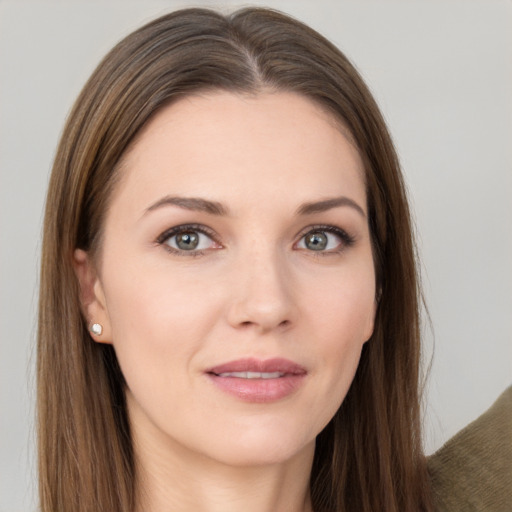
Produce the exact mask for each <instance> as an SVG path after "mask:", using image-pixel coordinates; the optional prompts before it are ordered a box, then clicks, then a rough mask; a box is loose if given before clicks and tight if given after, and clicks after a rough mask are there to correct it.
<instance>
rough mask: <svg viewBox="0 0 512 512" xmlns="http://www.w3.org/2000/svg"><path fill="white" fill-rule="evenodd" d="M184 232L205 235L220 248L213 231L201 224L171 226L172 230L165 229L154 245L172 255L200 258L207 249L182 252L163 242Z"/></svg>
mask: <svg viewBox="0 0 512 512" xmlns="http://www.w3.org/2000/svg"><path fill="white" fill-rule="evenodd" d="M186 231H197V232H198V233H202V234H203V235H206V236H207V237H208V238H210V239H211V240H212V241H213V242H215V243H216V244H218V245H219V246H221V243H220V242H219V240H218V236H217V234H216V233H215V231H213V229H211V228H209V227H207V226H204V225H203V224H193V223H192V224H180V225H178V226H173V227H172V228H169V229H166V230H165V231H164V232H163V233H162V234H160V235H159V236H158V237H157V239H156V240H155V243H156V244H158V245H162V246H165V247H164V248H165V249H166V250H167V251H169V252H172V253H173V254H179V255H183V256H200V255H202V254H204V253H205V251H206V250H208V249H206V250H205V249H198V250H190V251H184V250H179V249H175V248H174V247H171V246H170V245H169V244H166V243H165V242H166V241H167V240H169V238H171V237H173V236H176V235H179V234H180V233H183V232H186Z"/></svg>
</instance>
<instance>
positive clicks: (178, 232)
mask: <svg viewBox="0 0 512 512" xmlns="http://www.w3.org/2000/svg"><path fill="white" fill-rule="evenodd" d="M157 242H158V243H159V244H162V245H165V246H167V247H166V248H167V249H169V250H171V251H172V252H177V253H186V252H189V253H192V254H200V253H201V252H202V251H205V250H208V249H218V248H220V245H219V244H218V243H217V242H216V241H215V240H214V239H213V234H212V233H210V230H209V229H208V228H206V227H205V226H195V225H186V226H176V227H174V228H172V229H169V230H167V231H166V232H165V233H162V235H160V236H159V237H158V239H157Z"/></svg>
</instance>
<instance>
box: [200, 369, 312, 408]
mask: <svg viewBox="0 0 512 512" xmlns="http://www.w3.org/2000/svg"><path fill="white" fill-rule="evenodd" d="M208 377H209V378H210V380H211V381H212V382H213V383H214V384H215V385H216V386H217V387H218V388H219V389H220V390H221V391H224V392H225V393H228V394H230V395H233V396H235V397H237V398H239V399H241V400H243V401H244V402H254V403H268V402H275V401H277V400H281V399H283V398H286V397H287V396H289V395H291V394H292V393H294V392H295V391H297V389H298V388H299V387H300V386H301V384H302V382H303V380H304V377H305V374H300V375H293V374H289V375H284V376H283V377H279V378H277V379H241V378H238V377H220V376H219V375H215V374H213V373H209V374H208Z"/></svg>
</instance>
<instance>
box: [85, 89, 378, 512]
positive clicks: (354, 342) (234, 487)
mask: <svg viewBox="0 0 512 512" xmlns="http://www.w3.org/2000/svg"><path fill="white" fill-rule="evenodd" d="M121 172H122V178H121V180H120V182H119V184H118V186H117V189H116V190H115V191H114V194H113V197H112V199H111V205H110V208H109V210H108V214H107V216H106V219H105V230H104V239H103V243H102V247H101V251H100V254H99V256H98V257H97V258H96V259H95V260H93V259H92V258H91V257H90V255H88V254H87V253H85V252H84V251H81V250H77V251H75V267H76V271H77V275H78V277H79V279H80V282H81V287H82V296H83V297H82V298H83V303H84V310H85V313H86V315H87V318H88V319H89V321H90V323H93V322H98V323H100V324H102V326H103V332H102V334H101V335H99V336H97V335H93V338H94V339H95V341H97V342H99V343H111V344H113V346H114V348H115V351H116V354H117V357H118V359H119V363H120V366H121V369H122V371H123V374H124V376H125V379H126V382H127V389H126V396H127V404H128V413H129V417H130V421H131V424H132V431H133V442H134V449H135V455H136V460H137V465H138V472H139V473H138V474H139V481H138V482H139V484H138V496H139V509H140V510H145V511H152V512H161V511H162V512H163V511H171V510H182V511H188V510H190V511H198V510H201V511H208V512H213V511H222V512H229V511H232V510H233V511H234V510H237V511H238V510H244V511H249V512H250V511H253V510H254V511H258V512H261V511H268V512H270V511H274V512H275V511H287V512H288V511H290V512H292V511H307V510H311V505H310V499H309V491H308V487H309V475H310V471H311V464H312V458H313V453H314V442H315V437H316V436H317V435H318V433H319V432H320V431H321V430H322V429H323V428H324V427H325V425H326V424H327V423H328V422H329V420H330V419H331V418H332V416H333V415H334V414H335V412H336V410H337V409H338V407H339V405H340V404H341V402H342V401H343V399H344V397H345V395H346V393H347V390H348V388H349V386H350V383H351V382H352V379H353V377H354V374H355V371H356V368H357V365H358V362H359V358H360V353H361V349H362V347H363V345H364V343H365V342H366V341H367V340H368V339H369V338H370V336H371V333H372V330H373V323H374V316H375V308H376V301H375V273H374V266H373V259H372V249H371V243H370V233H369V228H368V222H367V216H366V212H367V210H366V191H365V183H364V171H363V167H362V163H361V160H360V157H359V155H358V152H357V150H356V149H355V148H354V146H353V145H352V144H351V143H350V142H349V141H348V140H347V138H346V137H345V136H344V135H343V131H342V129H341V128H340V127H339V126H338V125H337V124H336V123H335V122H334V121H333V120H332V119H331V117H329V115H328V114H327V113H325V112H324V111H323V110H321V109H320V108H319V107H318V106H316V105H315V104H314V103H312V102H311V101H310V100H308V99H305V98H303V97H301V96H299V95H296V94H293V93H283V92H279V93H275V92H274V93H270V92H268V93H260V94H258V95H253V96H248V95H235V94H232V93H227V92H214V93H212V92H210V93H207V94H203V95H196V96H193V97H189V98H186V99H182V100H180V101H179V102H177V103H175V104H173V105H171V106H169V107H166V108H165V109H163V110H162V111H160V112H159V113H158V114H157V115H156V116H155V117H154V118H153V119H152V120H151V122H150V123H149V124H148V125H147V126H146V127H145V128H144V130H143V131H142V133H141V134H140V135H139V137H138V139H137V141H136V143H135V145H134V146H133V147H132V148H131V150H130V151H129V152H128V153H127V154H126V155H125V157H124V158H123V162H122V170H121ZM168 196H172V197H187V198H203V199H207V200H209V201H215V202H216V203H221V204H222V205H223V207H224V209H225V210H227V212H226V214H225V215H217V214H212V213H208V212H205V211H195V210H191V209H189V208H184V207H182V206H179V205H176V204H167V203H165V204H161V200H162V198H165V197H168ZM338 197H344V198H348V199H349V200H350V201H352V202H353V203H354V204H348V203H347V201H346V200H345V202H344V203H343V204H338V205H337V206H334V207H332V208H328V209H326V210H325V211H318V212H309V213H305V214H304V213H303V214H298V213H297V210H298V209H299V208H300V207H301V205H304V204H305V203H312V202H318V201H325V200H328V199H331V198H338ZM190 223H192V224H195V225H201V226H206V228H207V229H208V230H209V233H210V234H211V235H212V236H211V237H210V236H209V235H204V234H201V235H199V236H200V237H201V238H200V248H201V250H200V252H199V253H197V251H195V252H194V251H192V252H191V251H188V252H187V251H185V250H181V252H180V253H178V252H176V251H179V249H177V247H178V246H177V245H176V242H177V240H176V238H168V239H167V240H162V233H165V232H166V231H167V230H169V229H170V228H173V227H176V226H180V225H183V224H190ZM317 225H322V226H323V225H327V226H333V227H335V228H337V229H341V230H344V231H345V232H346V233H347V234H348V236H349V237H350V240H351V242H350V243H349V242H348V241H347V240H346V239H343V238H341V237H340V236H338V235H337V234H335V233H330V232H328V231H326V229H324V230H323V231H322V229H319V228H313V226H317ZM329 229H330V228H329ZM312 231H315V232H318V231H320V232H321V233H320V236H321V237H324V238H323V240H324V241H327V243H328V245H327V247H326V248H325V249H324V250H320V251H319V250H313V249H311V248H310V246H309V245H306V243H305V238H304V235H306V234H307V233H311V232H312ZM164 238H165V237H164ZM170 246H171V249H170ZM172 247H174V249H175V250H174V252H173V251H172ZM245 357H255V358H258V359H269V358H274V357H282V358H286V359H289V360H291V361H293V362H295V363H297V364H299V365H301V366H302V367H303V368H305V370H306V371H307V374H306V376H305V377H304V378H303V379H302V380H301V384H300V386H299V387H298V389H296V390H295V391H294V392H293V393H291V394H290V395H288V396H286V397H284V398H282V399H279V400H275V401H270V402H267V403H254V402H247V401H245V400H242V399H240V398H239V397H235V396H233V395H230V394H228V393H225V392H224V391H222V390H220V389H219V388H218V387H217V386H215V385H213V384H212V382H211V379H210V378H208V376H207V374H206V373H205V371H206V369H208V368H211V367H212V366H215V365H219V364H222V363H225V362H228V361H232V360H235V359H240V358H245Z"/></svg>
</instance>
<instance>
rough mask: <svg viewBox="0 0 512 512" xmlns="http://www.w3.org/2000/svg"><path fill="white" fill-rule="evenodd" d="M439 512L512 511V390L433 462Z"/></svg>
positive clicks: (455, 439) (430, 469) (449, 442)
mask: <svg viewBox="0 0 512 512" xmlns="http://www.w3.org/2000/svg"><path fill="white" fill-rule="evenodd" d="M428 469H429V473H430V476H431V479H432V487H433V492H434V497H435V501H436V510H437V511H438V512H457V511H466V510H467V511H472V512H480V511H482V512H483V511H486V512H505V511H512V386H511V387H509V388H508V389H507V390H506V391H505V392H504V393H503V394H502V395H501V396H500V397H499V398H498V400H496V402H495V403H494V405H493V406H492V407H491V408H490V409H489V410H488V411H487V412H485V413H484V414H483V415H482V416H480V417H479V418H478V419H476V420H475V421H473V422H472V423H470V424H469V425H468V426H467V427H465V428H464V429H463V430H461V431H460V432H459V433H458V434H457V435H455V436H454V437H453V438H452V439H450V440H449V441H448V442H447V443H446V444H445V445H444V446H443V447H442V448H440V449H439V450H438V451H437V452H436V453H434V454H433V455H431V456H430V457H429V458H428Z"/></svg>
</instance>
